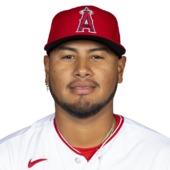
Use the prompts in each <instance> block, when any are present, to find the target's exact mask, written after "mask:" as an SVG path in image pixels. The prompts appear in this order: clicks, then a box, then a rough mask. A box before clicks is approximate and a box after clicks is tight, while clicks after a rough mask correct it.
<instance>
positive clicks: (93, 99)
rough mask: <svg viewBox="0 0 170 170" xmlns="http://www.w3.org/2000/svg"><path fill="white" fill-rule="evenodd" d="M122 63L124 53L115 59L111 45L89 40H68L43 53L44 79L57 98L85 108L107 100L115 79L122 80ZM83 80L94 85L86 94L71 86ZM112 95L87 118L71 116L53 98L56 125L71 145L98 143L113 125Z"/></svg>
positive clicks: (124, 59)
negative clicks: (48, 54)
mask: <svg viewBox="0 0 170 170" xmlns="http://www.w3.org/2000/svg"><path fill="white" fill-rule="evenodd" d="M63 47H64V48H63ZM65 47H67V48H65ZM99 48H100V49H99ZM70 49H71V50H70ZM92 49H93V50H92ZM94 49H95V50H94ZM98 49H99V50H98ZM96 56H97V57H96ZM98 56H99V57H98ZM63 57H64V58H63ZM100 57H102V58H100ZM125 63H126V57H124V56H123V57H122V58H121V59H118V57H117V55H116V54H115V53H114V52H113V51H112V50H111V49H109V48H108V47H107V46H105V45H103V44H101V43H98V42H95V41H90V40H75V41H69V42H66V43H63V44H61V45H60V46H58V47H56V48H55V49H54V50H52V51H51V53H50V57H49V56H44V66H45V74H46V79H45V82H46V84H47V85H50V88H51V90H52V92H53V93H54V95H55V96H56V97H57V99H58V100H59V101H62V102H65V103H67V104H70V106H71V105H74V106H76V108H77V109H78V108H79V107H80V109H81V110H83V109H84V110H86V109H88V108H89V109H90V108H91V106H92V105H94V104H99V103H102V102H104V101H106V100H107V99H108V98H109V96H110V95H111V93H112V92H113V91H114V90H116V85H117V83H122V81H123V72H124V68H125ZM83 81H86V82H87V81H90V82H93V83H94V84H96V88H95V89H94V90H93V91H92V92H91V93H89V94H86V95H82V94H76V93H73V92H72V91H71V90H70V86H71V85H73V84H74V83H75V82H83ZM113 99H114V97H113V98H112V99H111V100H110V101H109V102H108V103H107V104H106V105H105V106H104V107H103V108H102V109H101V110H100V111H99V112H97V114H95V115H93V116H89V117H87V118H78V117H75V116H72V115H71V114H69V113H68V112H67V111H66V110H64V109H63V108H62V107H61V106H60V105H59V104H57V103H56V102H55V121H56V125H57V128H58V129H59V131H60V133H61V134H62V136H63V137H64V138H65V139H66V141H67V142H68V143H69V144H70V145H71V146H73V147H78V148H90V147H95V146H98V145H100V144H101V141H102V140H103V139H104V137H105V135H106V134H107V132H108V131H109V130H110V128H111V126H112V123H113V124H114V127H115V125H116V119H115V117H114V115H113ZM87 103H88V104H89V105H87Z"/></svg>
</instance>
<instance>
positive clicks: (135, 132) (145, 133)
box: [122, 117, 170, 155]
mask: <svg viewBox="0 0 170 170" xmlns="http://www.w3.org/2000/svg"><path fill="white" fill-rule="evenodd" d="M122 134H124V135H126V137H127V136H128V137H127V140H128V139H129V142H131V143H136V142H138V143H140V145H141V146H142V144H143V146H145V147H146V146H147V148H149V149H150V150H152V149H153V150H154V149H155V148H156V149H157V150H159V149H161V150H164V151H166V152H168V153H169V155H170V138H168V137H166V136H164V135H162V134H160V133H159V132H156V131H154V130H152V129H150V128H148V127H146V126H144V125H142V124H140V123H138V122H135V121H133V120H131V119H129V118H126V117H124V123H123V127H122ZM138 146H139V145H138Z"/></svg>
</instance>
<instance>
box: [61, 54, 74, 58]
mask: <svg viewBox="0 0 170 170" xmlns="http://www.w3.org/2000/svg"><path fill="white" fill-rule="evenodd" d="M68 56H72V55H67V56H65V57H63V58H66V57H68Z"/></svg>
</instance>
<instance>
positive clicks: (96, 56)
mask: <svg viewBox="0 0 170 170" xmlns="http://www.w3.org/2000/svg"><path fill="white" fill-rule="evenodd" d="M68 56H69V57H71V56H72V55H67V56H65V57H63V58H68ZM93 57H95V58H103V57H100V56H98V55H94V56H93Z"/></svg>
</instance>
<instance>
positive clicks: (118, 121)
mask: <svg viewBox="0 0 170 170" xmlns="http://www.w3.org/2000/svg"><path fill="white" fill-rule="evenodd" d="M114 116H115V118H116V127H115V130H114V132H113V134H112V135H111V136H110V138H109V139H108V140H107V141H106V143H105V144H104V146H105V145H106V144H107V143H108V142H109V141H111V140H112V139H113V137H114V136H115V135H116V134H117V133H118V132H119V130H120V128H121V127H122V125H123V123H124V117H123V116H120V115H116V114H114ZM53 122H54V127H55V130H56V132H57V134H58V136H59V137H60V139H61V140H62V141H63V142H64V143H65V144H66V145H67V146H68V147H69V148H70V149H71V150H72V151H73V152H75V153H76V154H78V155H82V154H81V152H79V151H78V150H76V149H75V148H73V147H72V146H71V145H69V144H68V143H67V141H66V140H65V139H64V137H63V136H62V135H61V133H60V132H59V130H58V128H57V125H56V122H55V118H54V120H53ZM101 146H102V145H101Z"/></svg>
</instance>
